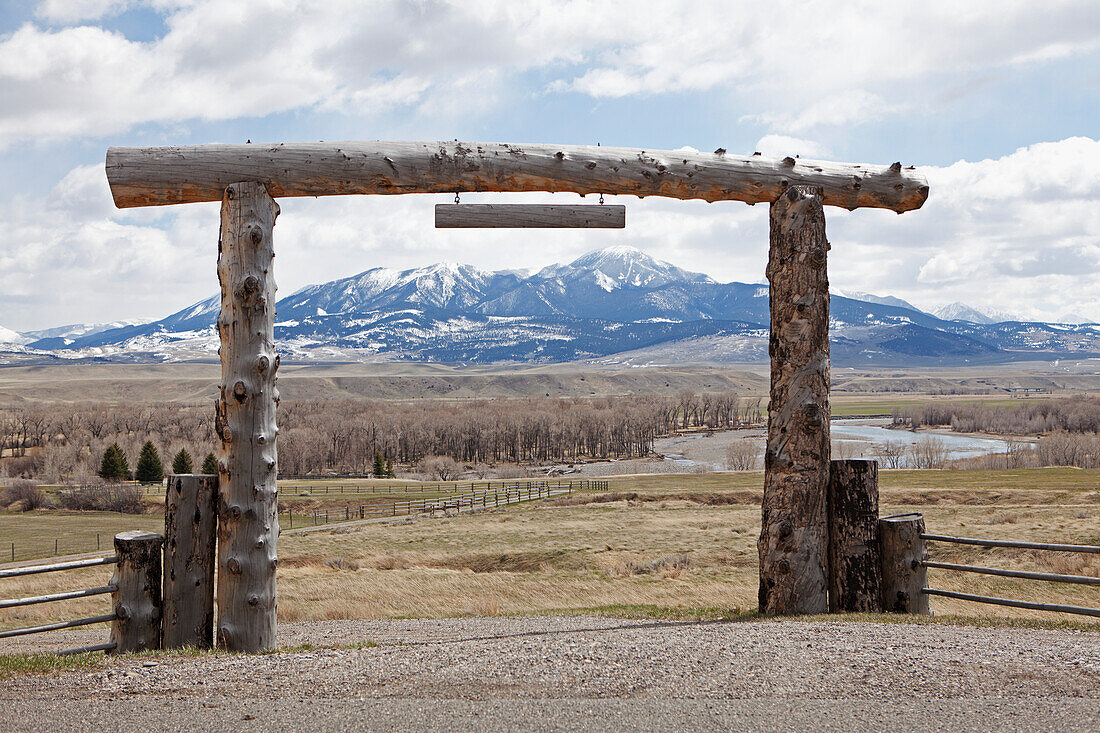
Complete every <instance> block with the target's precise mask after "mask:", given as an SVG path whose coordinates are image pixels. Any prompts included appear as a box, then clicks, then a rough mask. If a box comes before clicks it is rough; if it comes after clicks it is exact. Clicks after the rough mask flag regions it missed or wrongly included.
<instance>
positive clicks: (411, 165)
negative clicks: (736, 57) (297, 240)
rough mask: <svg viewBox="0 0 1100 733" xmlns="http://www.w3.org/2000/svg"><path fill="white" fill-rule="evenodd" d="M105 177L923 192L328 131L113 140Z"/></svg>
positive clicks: (338, 185)
mask: <svg viewBox="0 0 1100 733" xmlns="http://www.w3.org/2000/svg"><path fill="white" fill-rule="evenodd" d="M106 166H107V179H108V181H109V182H110V184H111V194H112V196H114V200H115V205H116V206H118V207H119V208H127V207H131V206H162V205H165V204H184V203H192V202H197V201H221V198H222V192H223V191H224V190H225V188H226V186H229V185H231V184H234V183H237V182H239V181H255V182H257V183H262V184H264V186H265V187H266V188H267V190H268V193H270V194H271V195H272V196H274V197H276V198H279V197H282V196H334V195H340V194H401V193H455V192H466V191H498V192H520V191H560V192H572V193H579V194H582V195H583V194H598V193H605V194H632V195H635V196H666V197H670V198H676V199H702V200H704V201H744V202H746V203H750V204H757V203H771V202H772V201H775V200H776V199H777V198H778V197H779V195H780V194H781V193H783V191H785V190H786V188H787V187H788V186H793V185H815V186H819V187H820V188H821V189H822V192H823V194H822V195H823V202H824V203H825V204H826V205H829V206H841V207H844V208H846V209H855V208H859V207H873V208H881V209H890V210H892V211H896V212H898V213H901V212H903V211H910V210H912V209H918V208H920V206H921V205H922V204H923V203H924V201H925V199H927V198H928V183H927V181H926V180H925V177H924V176H923V175H922V174H921V173H919V172H918V171H916V170H915V169H913V168H912V167H908V168H905V167H902V166H901V165H900V164H896V163H895V164H894V165H891V166H880V165H857V164H852V163H831V162H825V161H814V160H805V159H799V158H791V157H787V158H783V159H778V160H777V159H773V158H765V157H763V156H760V155H755V154H754V155H732V154H729V153H726V152H725V151H723V150H719V151H716V152H714V153H695V152H686V151H679V150H641V149H637V148H611V147H599V146H596V147H592V146H578V145H513V144H508V143H473V142H470V143H467V142H458V141H455V142H335V143H278V144H246V145H191V146H183V145H179V146H170V147H150V148H131V147H112V148H109V149H108V150H107V162H106Z"/></svg>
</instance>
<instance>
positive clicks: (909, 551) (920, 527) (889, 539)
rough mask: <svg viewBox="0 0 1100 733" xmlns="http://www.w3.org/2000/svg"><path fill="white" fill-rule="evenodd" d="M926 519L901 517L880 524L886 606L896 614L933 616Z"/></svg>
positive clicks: (883, 592) (884, 519)
mask: <svg viewBox="0 0 1100 733" xmlns="http://www.w3.org/2000/svg"><path fill="white" fill-rule="evenodd" d="M922 534H924V517H922V516H921V515H920V514H898V515H895V516H892V517H883V518H882V519H880V520H878V536H879V547H880V549H881V552H882V605H883V610H886V611H890V612H893V613H919V614H925V615H930V611H929V610H928V596H927V595H925V594H924V593H922V592H921V591H922V589H923V588H924V587H925V586H926V585H927V583H926V576H927V574H928V571H927V570H926V569H925V567H924V564H923V563H924V560H925V559H927V558H926V556H925V552H924V540H923V539H921V535H922Z"/></svg>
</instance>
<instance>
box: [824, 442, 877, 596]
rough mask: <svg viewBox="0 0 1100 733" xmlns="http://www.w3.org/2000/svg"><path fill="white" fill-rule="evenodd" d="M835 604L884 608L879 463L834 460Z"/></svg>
mask: <svg viewBox="0 0 1100 733" xmlns="http://www.w3.org/2000/svg"><path fill="white" fill-rule="evenodd" d="M828 508H829V610H830V611H832V612H833V613H836V612H840V611H843V612H869V613H874V612H878V611H881V610H882V564H881V561H880V560H881V559H880V557H879V545H878V463H877V462H876V461H861V460H844V461H832V462H831V463H830V466H829V493H828Z"/></svg>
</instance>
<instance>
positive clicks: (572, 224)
mask: <svg viewBox="0 0 1100 733" xmlns="http://www.w3.org/2000/svg"><path fill="white" fill-rule="evenodd" d="M625 227H626V206H623V205H621V204H596V205H591V204H578V205H568V204H436V205H435V228H436V229H623V228H625Z"/></svg>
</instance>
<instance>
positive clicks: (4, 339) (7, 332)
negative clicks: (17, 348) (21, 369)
mask: <svg viewBox="0 0 1100 733" xmlns="http://www.w3.org/2000/svg"><path fill="white" fill-rule="evenodd" d="M28 341H31V339H29V338H27V337H26V336H24V335H23V334H21V333H19V332H18V331H13V330H11V329H10V328H4V327H3V326H0V344H25V343H27V342H28Z"/></svg>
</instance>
